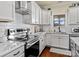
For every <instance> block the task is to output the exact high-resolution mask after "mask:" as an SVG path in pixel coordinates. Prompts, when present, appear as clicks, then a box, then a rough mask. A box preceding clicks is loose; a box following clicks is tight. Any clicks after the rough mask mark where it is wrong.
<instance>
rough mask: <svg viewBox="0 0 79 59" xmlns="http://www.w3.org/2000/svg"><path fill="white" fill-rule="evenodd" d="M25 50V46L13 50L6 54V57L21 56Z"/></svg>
mask: <svg viewBox="0 0 79 59" xmlns="http://www.w3.org/2000/svg"><path fill="white" fill-rule="evenodd" d="M23 52H24V46H22V47H20V48H18V49H16V50H14V51H12V52H11V53H8V54H7V55H5V57H19V56H20V55H21V54H22V53H23Z"/></svg>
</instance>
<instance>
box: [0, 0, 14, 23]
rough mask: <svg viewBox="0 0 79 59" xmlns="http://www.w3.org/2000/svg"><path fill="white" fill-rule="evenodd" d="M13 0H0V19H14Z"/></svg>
mask: <svg viewBox="0 0 79 59" xmlns="http://www.w3.org/2000/svg"><path fill="white" fill-rule="evenodd" d="M14 5H15V4H14V2H11V1H0V21H7V22H9V21H14V13H15V10H14V9H15V7H14Z"/></svg>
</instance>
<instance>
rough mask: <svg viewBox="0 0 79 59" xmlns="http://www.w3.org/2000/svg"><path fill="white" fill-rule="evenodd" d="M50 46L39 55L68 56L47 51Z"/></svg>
mask: <svg viewBox="0 0 79 59" xmlns="http://www.w3.org/2000/svg"><path fill="white" fill-rule="evenodd" d="M49 50H50V48H45V49H44V51H43V52H42V54H41V55H40V57H69V56H66V55H63V54H57V53H52V52H49Z"/></svg>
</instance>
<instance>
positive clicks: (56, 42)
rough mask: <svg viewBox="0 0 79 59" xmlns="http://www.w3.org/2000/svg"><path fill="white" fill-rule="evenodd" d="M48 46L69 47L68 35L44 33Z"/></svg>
mask: <svg viewBox="0 0 79 59" xmlns="http://www.w3.org/2000/svg"><path fill="white" fill-rule="evenodd" d="M46 43H47V45H48V46H53V47H59V48H65V49H69V35H65V34H46Z"/></svg>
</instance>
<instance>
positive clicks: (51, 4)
mask: <svg viewBox="0 0 79 59" xmlns="http://www.w3.org/2000/svg"><path fill="white" fill-rule="evenodd" d="M36 2H37V4H38V5H39V6H40V7H42V8H45V7H47V8H49V7H50V8H53V7H56V6H57V7H58V6H63V5H68V4H69V5H70V4H72V3H75V2H78V1H36Z"/></svg>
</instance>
